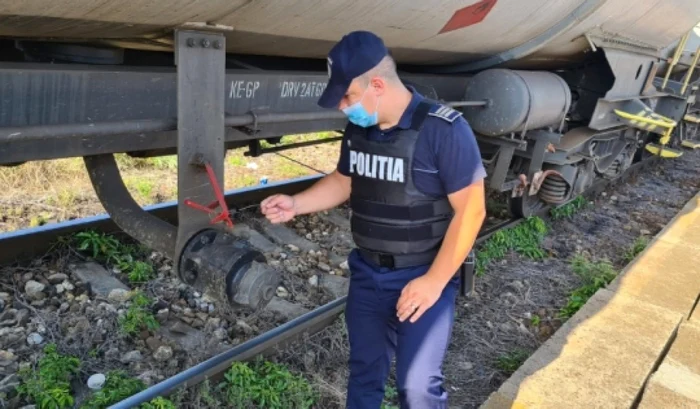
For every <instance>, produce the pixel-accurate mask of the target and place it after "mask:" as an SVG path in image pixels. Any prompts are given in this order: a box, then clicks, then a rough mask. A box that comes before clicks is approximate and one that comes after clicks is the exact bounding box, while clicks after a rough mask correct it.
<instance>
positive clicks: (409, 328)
mask: <svg viewBox="0 0 700 409" xmlns="http://www.w3.org/2000/svg"><path fill="white" fill-rule="evenodd" d="M328 71H329V80H328V84H327V87H326V89H325V91H324V92H323V94H322V95H321V98H320V99H319V105H320V106H321V107H324V108H336V109H340V110H342V111H343V112H344V113H345V114H346V115H347V117H348V119H349V123H348V125H347V127H346V129H345V135H344V138H343V140H342V143H341V151H340V160H339V162H338V166H337V169H336V170H335V171H334V172H332V173H331V174H329V175H328V176H326V177H324V178H322V179H321V180H320V181H318V182H317V183H316V184H314V185H313V186H311V187H310V188H309V189H307V190H306V191H303V192H301V193H298V194H296V195H294V196H286V195H274V196H271V197H268V198H266V199H265V200H264V201H263V202H262V203H261V211H262V212H263V213H264V214H265V215H266V217H267V218H268V219H269V220H270V221H271V222H272V223H283V222H287V221H289V220H291V219H292V218H293V217H294V216H296V215H301V214H308V213H312V212H318V211H321V210H326V209H330V208H333V207H335V206H338V205H340V204H341V203H344V202H345V201H347V200H348V199H349V201H350V206H351V208H352V219H351V226H352V234H353V239H354V242H355V245H356V246H357V248H356V249H354V250H353V251H352V252H351V253H350V255H349V258H348V264H349V267H350V287H349V293H348V298H347V305H346V311H345V317H346V322H347V330H348V336H349V343H350V359H349V367H350V379H349V382H348V391H347V407H348V408H350V409H355V408H357V409H374V408H376V409H379V407H380V405H381V402H382V400H383V397H384V385H385V382H386V379H387V376H388V374H389V370H390V365H391V361H392V358H394V357H395V358H396V379H397V388H398V393H399V400H400V404H401V408H412V409H413V408H415V409H433V408H447V393H446V391H445V390H444V388H443V386H442V382H443V375H442V369H441V367H442V362H443V359H444V356H445V352H446V350H447V347H448V344H449V342H450V337H451V331H452V325H453V318H454V306H455V298H456V296H457V293H458V289H459V275H458V274H456V272H457V271H458V270H459V268H460V266H461V265H462V263H463V262H464V260H465V258H466V257H467V255H468V253H469V251H470V250H471V248H472V246H473V244H474V241H475V239H476V236H477V233H478V231H479V229H480V227H481V225H482V223H483V220H484V217H485V214H486V210H485V198H484V185H483V179H484V177H485V175H486V172H485V170H484V168H483V165H482V162H481V155H480V153H479V149H478V146H477V144H476V140H475V137H474V134H473V133H472V131H471V129H470V127H469V126H468V124H467V122H466V121H465V120H464V118H463V117H462V115H461V113H460V112H458V111H455V110H453V109H451V108H450V107H448V106H444V105H441V104H438V103H434V102H430V101H427V100H426V99H425V98H424V97H423V96H421V95H420V94H419V93H418V92H416V91H415V89H413V88H412V87H407V86H405V85H404V84H403V83H402V82H401V81H400V79H399V77H398V75H397V73H396V67H395V64H394V61H393V60H392V58H391V56H390V55H389V53H388V50H387V48H386V46H385V45H384V42H383V41H382V40H381V39H380V38H378V37H377V36H376V35H374V34H372V33H369V32H365V31H356V32H352V33H349V34H347V35H346V36H344V37H343V38H342V39H341V40H340V42H338V43H337V44H336V45H335V46H334V47H333V48H332V49H331V51H330V53H329V55H328Z"/></svg>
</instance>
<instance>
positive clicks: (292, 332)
mask: <svg viewBox="0 0 700 409" xmlns="http://www.w3.org/2000/svg"><path fill="white" fill-rule="evenodd" d="M658 160H659V158H658V157H649V158H647V159H645V160H642V161H640V162H638V163H635V164H633V165H632V166H630V167H629V168H628V169H627V170H626V171H625V172H623V173H622V174H620V175H619V176H617V177H616V178H614V179H601V180H599V181H597V182H594V183H593V184H592V185H591V186H590V187H589V188H588V189H587V190H586V191H585V192H584V193H583V196H584V197H590V196H591V195H597V194H599V193H600V192H601V191H602V190H603V189H605V188H606V187H607V186H611V185H613V184H615V183H617V182H619V181H620V180H622V179H625V178H627V177H628V176H631V175H632V174H635V173H637V172H639V171H640V170H641V169H643V168H644V167H646V166H649V165H651V164H653V163H656V162H657V161H658ZM550 209H551V207H549V206H545V207H543V208H541V209H538V211H537V212H536V213H535V215H536V216H539V217H543V218H545V219H548V218H549V217H548V213H549V210H550ZM524 220H525V219H523V218H514V219H510V220H507V221H505V222H502V223H499V224H496V225H494V226H490V227H488V228H485V229H483V230H482V231H481V232H479V235H478V237H477V239H476V241H475V244H474V246H475V247H476V246H477V245H480V244H482V243H484V242H485V241H486V240H488V238H490V237H491V236H492V235H493V234H494V233H496V232H498V231H500V230H502V229H505V228H513V227H515V226H517V225H518V224H520V223H521V222H523V221H524ZM346 300H347V296H343V297H340V298H337V299H336V300H334V301H332V302H330V303H327V304H325V305H323V306H321V307H319V308H316V309H314V310H313V311H311V312H308V313H306V314H304V315H302V316H300V317H297V318H295V319H293V320H291V321H288V322H287V323H285V324H283V325H281V326H279V327H276V328H274V329H272V330H270V331H268V332H265V333H263V334H261V335H258V336H257V337H255V338H253V339H251V340H248V341H246V342H244V343H242V344H239V345H237V346H235V347H233V348H231V349H229V350H228V351H225V352H223V353H220V354H218V355H216V356H214V357H212V358H209V359H207V360H206V361H203V362H201V363H199V364H197V365H195V366H193V367H191V368H189V369H187V370H185V371H183V372H180V373H178V374H176V375H174V376H172V377H170V378H168V379H165V380H164V381H162V382H160V383H158V384H156V385H153V386H151V387H149V388H147V389H144V390H143V391H141V392H139V393H137V394H134V395H132V396H130V397H129V398H126V399H124V400H122V401H120V402H118V403H116V404H114V405H112V406H109V409H126V408H132V407H135V406H137V405H140V404H142V403H145V402H149V401H150V400H152V399H154V398H156V397H158V396H163V395H167V394H168V393H170V392H172V391H173V390H174V389H175V388H178V387H189V386H194V385H196V384H198V383H200V382H202V381H204V380H205V379H212V378H216V377H217V376H219V375H221V373H223V372H224V371H225V370H226V369H227V368H228V367H229V365H230V364H231V363H232V362H234V361H245V360H249V359H251V358H254V357H256V356H260V355H270V354H272V353H274V351H275V350H277V349H278V348H279V347H280V346H282V345H285V344H288V343H289V342H291V341H292V340H294V339H295V338H298V337H299V336H301V335H303V334H307V335H313V334H315V333H317V332H319V331H321V330H323V329H325V328H326V327H328V326H330V325H331V324H332V323H333V322H334V321H335V319H337V317H338V316H340V314H342V313H343V312H344V310H345V302H346Z"/></svg>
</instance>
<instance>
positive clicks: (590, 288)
mask: <svg viewBox="0 0 700 409" xmlns="http://www.w3.org/2000/svg"><path fill="white" fill-rule="evenodd" d="M571 268H572V269H573V271H574V273H576V275H578V276H579V277H580V278H581V279H582V281H583V284H582V285H581V286H580V287H578V288H576V289H575V290H573V291H572V292H571V293H570V294H569V297H568V302H567V303H566V305H565V306H564V307H563V308H562V309H561V311H560V312H559V316H560V317H562V318H567V319H568V318H571V317H572V316H573V315H574V314H576V312H577V311H578V310H579V309H580V308H581V307H583V306H584V305H585V304H586V301H588V299H589V298H591V297H592V296H593V295H594V294H595V293H596V292H597V291H598V290H599V289H601V288H605V287H606V286H607V285H608V284H610V282H611V281H612V280H614V279H615V277H616V276H617V272H616V271H615V269H614V268H613V266H612V264H610V262H608V261H607V260H601V261H595V262H594V261H589V260H587V259H586V258H585V257H584V256H581V255H577V256H575V257H574V258H573V260H572V262H571Z"/></svg>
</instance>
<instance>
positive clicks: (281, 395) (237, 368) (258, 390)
mask: <svg viewBox="0 0 700 409" xmlns="http://www.w3.org/2000/svg"><path fill="white" fill-rule="evenodd" d="M224 377H225V380H226V381H225V382H223V383H222V384H220V385H219V388H220V390H221V391H222V392H223V394H224V396H225V397H226V403H227V404H229V405H230V406H229V407H233V408H257V407H260V408H268V409H282V408H285V409H310V408H312V407H313V405H314V403H315V402H316V400H317V399H318V395H317V393H316V391H314V390H313V388H312V387H311V385H310V384H309V383H308V382H307V381H306V380H305V379H304V378H303V377H301V376H298V375H294V374H292V373H291V372H290V371H289V370H288V369H287V368H285V367H283V366H282V365H279V364H275V363H272V362H269V361H262V360H257V361H255V362H252V363H249V362H234V363H233V364H232V365H231V368H229V370H228V371H226V373H225V375H224Z"/></svg>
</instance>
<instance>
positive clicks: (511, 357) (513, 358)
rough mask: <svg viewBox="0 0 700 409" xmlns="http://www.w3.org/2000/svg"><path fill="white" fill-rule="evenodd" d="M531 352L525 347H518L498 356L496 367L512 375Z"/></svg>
mask: <svg viewBox="0 0 700 409" xmlns="http://www.w3.org/2000/svg"><path fill="white" fill-rule="evenodd" d="M529 356H530V353H529V352H527V351H525V350H523V349H516V350H514V351H511V352H509V353H507V354H504V355H501V356H499V357H498V358H496V367H497V368H498V369H500V370H501V371H503V372H505V373H507V374H508V375H511V374H512V373H513V372H515V371H517V370H518V368H520V366H521V365H522V364H523V363H524V362H525V361H526V360H527V358H528V357H529Z"/></svg>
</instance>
